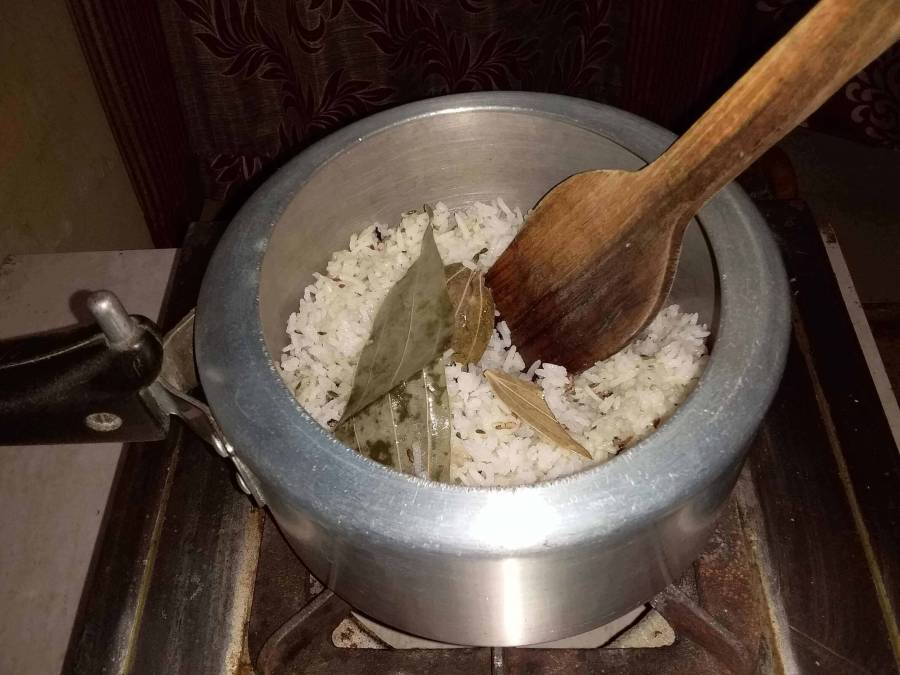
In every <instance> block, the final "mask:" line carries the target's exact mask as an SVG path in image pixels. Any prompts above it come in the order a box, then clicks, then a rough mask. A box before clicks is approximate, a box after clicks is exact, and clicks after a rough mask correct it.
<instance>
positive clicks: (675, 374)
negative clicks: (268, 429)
mask: <svg viewBox="0 0 900 675" xmlns="http://www.w3.org/2000/svg"><path fill="white" fill-rule="evenodd" d="M427 223H428V217H427V216H426V215H425V214H424V213H415V212H410V213H406V214H404V215H403V216H402V218H401V221H400V225H399V226H398V227H396V228H387V227H385V226H383V225H371V226H370V227H367V228H366V229H365V230H363V231H362V232H360V233H359V234H354V235H353V236H352V237H351V239H350V247H349V249H347V250H344V251H338V252H337V253H335V254H334V256H333V257H332V259H331V261H330V262H329V263H328V267H327V270H326V272H327V274H325V275H322V274H316V275H315V283H313V284H311V285H310V286H308V287H307V288H306V289H305V290H304V292H303V299H302V300H301V301H300V307H299V309H298V310H297V312H295V313H294V314H292V315H291V317H290V319H289V320H288V326H287V333H288V335H289V336H290V339H291V343H290V345H288V346H287V347H286V348H285V349H284V354H283V355H282V358H281V370H282V374H283V376H284V378H285V380H286V381H287V383H288V384H289V385H290V386H291V387H293V388H294V391H295V392H296V396H297V400H298V401H299V402H300V404H301V405H302V406H303V407H304V408H305V409H306V410H307V411H308V412H309V414H310V415H311V416H312V417H313V418H314V419H316V420H317V421H318V422H319V423H320V424H321V425H322V426H324V427H326V428H328V429H332V428H333V427H334V424H335V423H336V421H337V420H338V419H339V418H340V415H341V413H342V412H343V409H344V406H345V405H346V402H347V398H348V397H349V395H350V389H351V387H352V385H353V375H354V370H355V368H356V363H357V360H358V358H359V354H360V352H361V350H362V348H363V345H364V344H365V343H366V341H367V340H368V338H369V333H370V331H371V327H372V323H373V322H374V319H375V313H376V312H377V310H378V307H379V306H380V304H381V301H382V300H383V299H384V297H385V296H386V295H387V293H388V291H389V290H390V289H391V287H392V286H393V285H394V284H395V283H396V282H397V281H398V280H399V279H400V278H401V277H402V276H403V274H404V273H405V272H406V270H407V269H408V268H409V266H410V265H411V264H412V263H413V262H414V261H415V260H416V258H417V257H418V255H419V248H420V245H421V241H422V236H423V234H424V231H425V227H426V226H427ZM522 223H523V217H522V213H521V211H519V209H515V210H511V209H510V208H509V207H507V205H506V204H505V203H504V202H503V200H502V199H497V200H496V201H495V202H494V203H493V204H482V203H476V204H474V205H472V206H469V207H466V208H463V209H460V210H456V211H450V210H448V209H447V207H446V206H445V205H444V204H442V203H438V204H437V205H436V206H435V208H434V226H435V235H436V236H435V239H436V241H437V245H438V250H439V251H440V254H441V258H442V259H443V261H444V264H445V265H449V264H451V263H454V262H461V263H463V264H465V265H467V266H469V267H473V268H474V267H478V268H481V269H483V270H487V269H488V268H489V267H490V266H491V264H492V263H493V262H494V260H496V258H497V256H499V255H500V253H502V252H503V250H504V249H505V248H506V246H507V245H508V244H509V242H510V241H511V240H512V239H513V237H514V236H515V234H516V232H517V231H518V230H519V228H520V227H521V226H522ZM476 258H477V263H475V262H473V260H474V259H476ZM707 335H708V332H707V330H706V328H705V327H704V326H701V325H698V324H697V315H696V314H683V313H681V312H680V311H679V309H678V307H677V306H676V305H672V306H670V307H668V308H666V309H665V310H663V311H662V312H661V313H660V314H659V316H657V317H656V319H655V320H654V321H653V323H652V324H651V325H650V326H649V327H648V328H647V329H646V330H645V331H644V332H643V333H642V334H641V336H640V337H639V338H638V339H637V340H636V341H634V342H633V343H632V344H630V345H629V346H628V347H626V348H625V349H623V350H622V351H621V352H619V353H618V354H615V355H613V356H612V357H610V358H608V359H606V360H605V361H601V362H599V363H597V364H596V365H594V366H593V367H591V368H590V369H588V370H586V371H585V372H583V373H581V374H580V375H578V376H577V377H574V378H573V377H571V376H569V375H568V374H567V373H566V369H565V368H563V367H562V366H557V365H553V364H550V363H544V364H542V363H540V362H536V363H533V364H530V366H528V367H527V368H526V364H525V363H524V361H523V360H522V357H521V356H520V355H519V353H518V352H517V351H516V347H515V345H513V344H512V343H511V342H510V335H509V329H508V328H507V326H506V323H504V322H503V321H500V322H499V323H498V325H497V328H496V330H495V331H494V334H493V336H492V338H491V341H490V344H489V345H488V348H487V350H486V351H485V353H484V356H483V357H482V359H481V361H480V362H479V363H478V364H477V365H474V364H473V365H469V366H461V365H459V364H458V363H450V364H449V365H448V366H447V368H446V373H447V388H448V390H449V394H450V403H451V406H452V409H453V419H452V429H453V435H452V461H453V467H452V472H451V474H452V477H453V479H454V480H455V481H457V482H459V483H462V484H465V485H523V484H527V483H534V482H536V481H540V480H547V479H551V478H556V477H558V476H563V475H565V474H568V473H571V472H573V471H577V470H579V469H583V468H585V467H586V466H589V465H591V464H597V463H600V462H603V461H606V460H607V459H609V458H610V457H611V456H612V455H614V454H616V453H617V452H619V451H620V450H622V449H623V448H625V447H627V446H629V445H631V444H633V443H635V442H637V441H638V440H640V439H641V438H643V437H644V436H646V435H647V434H649V433H650V432H652V431H653V430H654V428H655V427H656V426H657V425H658V424H659V423H660V420H662V419H665V418H666V417H667V416H668V415H670V414H671V413H672V412H673V411H674V409H675V408H676V407H677V405H678V404H679V403H680V402H681V401H682V400H683V399H684V398H685V396H687V394H688V392H689V391H690V390H691V388H692V387H693V385H694V384H695V382H696V380H697V377H698V376H699V374H700V371H701V370H702V368H703V365H704V362H705V359H706V348H705V344H704V338H705V337H706V336H707ZM487 368H495V369H502V370H505V371H507V372H510V373H519V374H520V375H521V377H523V378H525V379H530V380H532V381H534V382H536V383H537V384H538V385H540V386H541V387H542V388H543V390H544V397H545V399H546V401H547V404H548V405H549V406H550V409H551V410H552V411H553V413H554V414H555V415H556V417H557V419H558V420H559V421H560V422H561V423H562V424H563V425H564V426H565V427H566V428H567V429H568V431H569V433H570V434H571V435H572V437H573V438H575V439H576V440H577V441H578V442H579V443H581V444H582V445H583V446H584V447H585V448H587V450H588V451H589V452H590V453H591V456H592V457H593V461H592V462H590V461H588V460H586V459H584V458H582V457H580V456H578V455H576V454H575V453H573V452H571V451H568V450H561V449H558V448H556V447H555V446H552V445H549V444H548V443H546V442H544V441H543V440H542V439H541V438H540V436H538V435H537V433H535V432H534V431H533V430H532V429H531V427H529V426H528V425H527V424H525V423H523V422H521V421H520V420H519V419H518V418H517V417H516V416H515V415H513V414H512V413H510V412H509V410H508V409H507V408H506V406H505V405H504V404H503V403H501V402H500V401H499V400H498V399H497V398H495V397H494V395H493V393H492V391H491V388H490V385H489V384H488V382H487V380H486V379H485V378H484V376H483V374H482V373H483V371H484V369H487Z"/></svg>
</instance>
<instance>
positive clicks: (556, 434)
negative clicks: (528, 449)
mask: <svg viewBox="0 0 900 675" xmlns="http://www.w3.org/2000/svg"><path fill="white" fill-rule="evenodd" d="M484 376H485V377H486V378H487V381H488V384H490V385H491V390H492V391H493V392H494V394H495V395H496V396H497V398H499V399H500V400H501V401H503V402H504V403H505V404H506V407H508V408H509V409H510V411H512V413H513V414H514V415H516V416H517V417H519V418H520V419H521V420H522V421H523V422H525V423H526V424H528V425H529V426H530V427H532V428H533V429H534V430H535V431H537V432H538V433H539V434H540V435H541V437H542V438H544V440H546V441H547V442H548V443H552V444H553V445H556V446H559V447H560V448H565V449H566V450H571V451H572V452H575V453H577V454H579V455H581V456H582V457H586V458H587V459H591V453H589V452H588V451H587V450H585V448H584V446H582V445H581V444H580V443H578V441H576V440H575V439H574V438H572V437H571V436H570V435H569V432H567V431H566V430H565V428H564V427H563V426H562V425H561V424H560V423H559V421H558V420H557V419H556V417H555V416H554V414H553V411H552V410H550V407H549V406H548V405H547V402H546V401H545V400H544V392H543V391H542V390H541V388H540V387H539V386H538V385H536V384H534V383H533V382H526V381H525V380H523V379H521V378H518V377H516V376H515V375H510V374H509V373H505V372H503V371H502V370H486V371H484Z"/></svg>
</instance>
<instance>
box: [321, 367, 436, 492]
mask: <svg viewBox="0 0 900 675" xmlns="http://www.w3.org/2000/svg"><path fill="white" fill-rule="evenodd" d="M450 415H451V413H450V399H449V395H448V394H447V382H446V376H445V374H444V364H443V361H442V359H441V358H440V357H438V358H437V359H436V360H435V361H433V362H432V363H431V364H429V365H428V366H427V367H426V368H424V369H422V370H421V371H420V372H419V373H417V374H415V375H414V376H413V377H411V378H410V379H408V380H406V381H405V382H402V383H400V384H399V385H397V386H396V387H394V389H392V390H391V391H390V392H388V393H387V394H385V395H384V396H383V397H382V398H380V399H379V400H377V401H375V402H374V403H372V404H370V405H369V406H367V407H366V408H364V409H363V410H361V411H360V412H358V413H357V414H356V415H354V416H353V417H352V418H351V419H349V420H347V421H346V422H345V423H344V424H342V425H340V426H338V428H337V429H336V430H335V432H334V433H335V435H336V436H337V437H338V438H339V439H340V440H342V441H343V442H344V443H346V444H347V445H349V446H350V447H352V448H355V449H356V450H357V452H359V453H360V454H361V455H364V456H365V457H369V458H370V459H373V460H375V461H376V462H379V463H381V464H384V465H385V466H389V467H393V468H395V469H397V470H398V471H401V472H403V473H407V474H411V475H414V476H419V477H420V478H430V479H432V480H436V481H443V482H450V418H451V417H450Z"/></svg>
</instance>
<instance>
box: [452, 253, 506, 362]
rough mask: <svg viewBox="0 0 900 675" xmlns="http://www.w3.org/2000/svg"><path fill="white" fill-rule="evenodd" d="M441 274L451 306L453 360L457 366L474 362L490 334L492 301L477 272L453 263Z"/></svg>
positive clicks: (492, 326) (486, 344)
mask: <svg viewBox="0 0 900 675" xmlns="http://www.w3.org/2000/svg"><path fill="white" fill-rule="evenodd" d="M444 275H445V276H446V278H447V295H449V296H450V304H451V305H452V306H453V338H452V340H451V345H452V347H453V358H454V359H455V360H456V361H457V362H458V363H461V364H466V363H478V361H479V360H480V359H481V355H482V354H484V350H485V349H486V348H487V346H488V342H490V340H491V333H493V331H494V298H493V296H492V295H491V291H490V289H489V288H488V287H487V286H485V285H484V275H483V274H482V273H481V272H479V271H478V270H472V269H469V268H468V267H466V266H465V265H463V264H462V263H453V264H452V265H447V266H446V267H445V268H444Z"/></svg>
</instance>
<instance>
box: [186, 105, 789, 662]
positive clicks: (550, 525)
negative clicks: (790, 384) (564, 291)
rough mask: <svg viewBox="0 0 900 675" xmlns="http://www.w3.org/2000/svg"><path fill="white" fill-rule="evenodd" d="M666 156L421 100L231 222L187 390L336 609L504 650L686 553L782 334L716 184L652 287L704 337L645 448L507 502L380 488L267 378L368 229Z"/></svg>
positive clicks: (781, 316)
mask: <svg viewBox="0 0 900 675" xmlns="http://www.w3.org/2000/svg"><path fill="white" fill-rule="evenodd" d="M673 140H674V136H673V135H672V134H671V133H669V132H667V131H665V130H663V129H661V128H659V127H658V126H656V125H654V124H652V123H650V122H648V121H646V120H643V119H640V118H638V117H635V116H634V115H630V114H628V113H625V112H622V111H620V110H616V109H614V108H610V107H608V106H603V105H598V104H595V103H590V102H586V101H582V100H578V99H572V98H565V97H560V96H552V95H546V94H534V93H478V94H467V95H460V96H448V97H443V98H436V99H431V100H427V101H422V102H418V103H413V104H410V105H405V106H401V107H398V108H394V109H392V110H388V111H386V112H382V113H379V114H376V115H373V116H372V117H369V118H367V119H364V120H362V121H360V122H357V123H355V124H352V125H350V126H348V127H346V128H345V129H343V130H341V131H339V132H337V133H335V134H333V135H331V136H329V137H327V138H326V139H324V140H323V141H320V142H319V143H317V144H315V145H313V146H312V147H310V148H309V149H307V150H305V151H304V152H302V153H301V154H300V155H299V156H297V157H296V158H294V159H293V160H292V161H291V162H289V163H288V164H287V165H286V166H285V167H284V168H282V169H281V170H280V171H279V172H278V173H277V174H276V175H275V176H273V177H272V178H271V179H270V180H268V181H267V182H266V183H265V184H264V185H263V186H262V187H261V188H260V189H259V190H258V191H257V192H256V194H255V195H254V196H253V197H252V199H251V200H250V201H249V202H248V203H247V204H246V206H245V207H244V208H243V209H242V210H241V211H240V213H239V214H238V215H237V217H236V218H235V220H234V221H233V222H232V223H231V225H230V226H229V228H228V231H227V232H226V233H225V235H224V238H223V240H222V241H221V243H220V245H219V246H218V248H217V250H216V252H215V254H214V257H213V260H212V263H211V265H210V267H209V270H208V272H207V275H206V278H205V280H204V282H203V288H202V291H201V294H200V300H199V303H198V309H197V319H196V328H195V340H196V352H197V357H196V358H197V366H198V371H199V373H200V378H201V381H202V384H203V388H204V390H205V392H206V396H207V399H208V401H209V403H210V407H211V408H212V411H213V413H214V415H215V418H216V420H217V422H218V424H219V425H220V427H221V430H222V432H223V433H224V435H225V437H226V438H227V439H228V441H229V442H230V444H231V445H232V446H233V447H234V452H235V455H236V456H237V457H238V458H239V459H240V461H241V462H242V464H243V465H244V467H245V469H246V471H247V475H248V476H250V477H252V478H251V479H252V481H253V482H254V483H255V484H256V487H257V489H258V490H259V491H260V492H261V494H262V496H263V498H264V499H265V501H266V503H267V504H268V506H269V508H270V509H271V511H272V513H273V514H274V516H275V518H276V520H277V521H278V524H279V525H280V526H281V528H282V530H283V532H284V533H285V535H286V536H287V537H288V539H289V540H290V541H291V543H292V545H293V546H294V548H295V549H296V551H297V553H298V554H299V555H300V556H301V558H302V559H303V561H304V562H305V564H306V565H307V566H308V567H309V568H310V569H311V570H312V572H313V573H314V574H315V575H316V576H317V577H318V578H319V579H321V580H322V581H323V582H325V583H326V584H327V585H328V586H329V587H331V588H332V589H333V590H334V591H335V592H336V593H337V594H339V595H340V596H342V597H343V598H344V599H345V600H346V601H347V602H349V603H350V604H351V605H353V607H355V608H357V609H358V610H360V611H362V612H363V613H365V614H368V615H370V616H372V617H373V618H375V619H377V620H380V621H382V622H384V623H387V624H389V625H391V626H394V627H396V628H399V629H401V630H405V631H408V632H410V633H414V634H417V635H421V636H424V637H428V638H432V639H435V640H440V641H444V642H451V643H458V644H467V645H494V646H506V645H525V644H531V643H537V642H544V641H549V640H554V639H558V638H562V637H566V636H569V635H573V634H577V633H579V632H582V631H586V630H588V629H591V628H593V627H595V626H597V625H600V624H602V623H604V622H605V621H607V620H610V619H612V618H614V617H616V616H617V615H619V614H622V613H623V612H625V611H627V610H630V609H632V608H634V607H635V606H637V605H639V604H640V603H642V602H645V601H647V600H648V599H649V598H650V597H652V596H653V595H654V594H655V593H656V592H657V591H659V590H660V589H662V588H663V587H664V586H666V585H667V584H669V583H671V582H672V581H673V580H675V579H677V578H678V576H679V575H680V574H681V572H682V571H683V569H684V568H685V567H686V566H687V565H688V564H689V563H690V562H691V561H692V560H693V559H694V558H695V557H696V556H697V555H698V554H699V553H700V551H701V549H702V548H703V546H704V543H705V541H706V539H707V537H708V535H709V533H710V531H711V528H712V527H713V525H714V523H715V519H716V516H717V514H718V513H719V511H720V509H721V507H722V505H723V503H724V502H725V500H726V499H727V497H728V495H729V493H730V491H731V488H732V487H733V485H734V482H735V480H736V478H737V475H738V472H739V470H740V468H741V466H742V464H743V461H744V457H745V454H746V451H747V447H748V444H749V442H750V440H751V438H752V437H753V434H754V431H755V429H756V427H757V425H758V424H759V422H760V420H761V418H762V416H763V414H764V413H765V410H766V408H767V406H768V404H769V402H770V401H771V399H772V396H773V395H774V393H775V390H776V387H777V385H778V381H779V378H780V375H781V372H782V368H783V365H784V361H785V354H786V347H787V337H788V331H789V302H788V290H787V284H786V280H785V274H784V270H783V267H782V264H781V260H780V258H779V254H778V252H777V250H776V248H775V246H774V244H773V241H772V239H771V237H770V235H769V234H768V232H767V230H766V226H765V224H764V222H763V220H762V218H761V217H760V215H759V213H758V212H757V211H756V209H755V208H754V207H753V205H752V204H751V203H750V201H749V200H748V198H747V197H746V196H745V194H744V193H743V192H742V191H741V190H740V189H739V188H738V187H736V186H730V187H728V188H727V189H725V190H723V191H722V192H721V193H720V194H719V195H718V196H716V197H715V198H714V199H713V200H712V201H711V202H710V203H709V204H708V205H707V206H706V207H705V208H704V209H703V210H702V211H701V212H700V214H699V215H698V220H699V227H698V226H696V225H692V226H691V228H690V229H689V232H688V235H687V238H686V241H685V245H684V249H683V255H682V259H681V262H680V267H679V271H678V275H677V280H676V285H675V288H674V289H673V291H672V301H675V302H681V303H682V305H683V306H685V307H686V308H687V309H691V310H694V311H699V312H700V313H701V318H702V319H703V320H704V321H705V322H707V323H708V324H709V325H710V327H711V329H712V331H713V336H712V351H711V357H710V359H709V362H708V365H707V366H706V370H705V371H704V373H703V375H702V377H701V378H700V382H699V384H698V386H697V388H696V389H695V391H694V392H693V393H692V394H691V395H690V397H689V398H688V399H687V401H685V402H684V403H683V404H682V405H681V406H680V407H679V408H678V410H677V412H676V413H675V414H674V415H673V416H672V417H671V418H670V419H669V420H668V421H666V422H665V423H664V424H663V425H662V426H661V427H660V428H659V429H658V430H657V431H656V432H655V433H653V434H652V435H651V436H649V437H648V438H646V439H645V440H644V441H642V442H640V443H638V444H637V445H635V446H634V447H632V448H630V449H628V450H627V451H625V452H623V453H621V454H620V455H619V456H617V457H615V458H614V459H612V460H611V461H609V462H607V463H606V464H603V465H601V466H597V467H594V468H591V469H588V470H585V471H582V472H580V473H577V474H575V475H572V476H569V477H566V478H562V479H558V480H554V481H551V482H545V483H540V484H538V485H533V486H528V487H519V488H467V487H460V486H453V485H442V484H437V483H432V482H429V481H425V480H421V479H418V478H414V477H410V476H406V475H401V474H400V473H398V472H395V471H393V470H390V469H387V468H385V467H383V466H381V465H379V464H376V463H375V462H373V461H370V460H368V459H366V458H364V457H362V456H360V455H358V454H357V453H355V452H354V451H352V450H351V449H349V448H347V447H346V446H344V445H342V444H341V443H340V442H338V441H337V440H335V438H334V437H333V436H332V435H331V434H329V433H328V432H327V431H326V430H324V429H323V428H322V427H320V426H319V425H318V424H317V423H316V422H315V421H313V419H312V418H310V416H309V415H308V414H307V413H306V412H305V411H304V410H303V409H302V408H301V407H300V405H299V404H298V403H297V402H296V401H295V399H294V397H293V395H292V393H291V391H290V390H289V388H288V387H287V386H286V385H285V384H284V383H283V382H282V380H281V378H280V377H279V374H278V372H277V370H276V367H275V365H274V361H275V360H276V359H277V358H278V355H279V354H280V352H281V350H282V348H283V347H284V346H285V345H286V344H287V336H286V334H285V325H286V322H287V317H288V314H289V313H290V312H291V311H292V310H293V309H294V308H295V307H296V305H297V302H298V299H299V298H300V297H301V296H302V289H303V288H304V286H306V285H307V284H309V283H310V282H311V281H312V274H313V272H314V271H319V270H322V269H324V267H325V263H326V261H327V260H328V258H329V257H330V255H331V254H332V252H333V251H336V250H338V249H341V248H344V247H345V246H346V243H347V241H348V238H349V236H350V234H351V233H352V232H354V231H357V230H359V229H360V228H362V227H363V226H364V225H365V224H367V223H369V222H371V221H372V220H378V221H380V222H387V223H391V222H395V221H396V220H397V218H398V216H399V214H400V213H401V212H403V211H406V210H408V209H411V208H419V207H421V205H422V204H423V203H425V202H434V201H437V200H443V201H444V202H446V203H447V204H448V205H450V206H455V205H459V204H463V203H466V202H471V201H473V200H477V199H482V200H483V199H491V198H493V197H495V196H497V195H500V196H502V197H503V198H504V199H505V200H506V201H507V203H509V204H511V205H520V206H522V207H523V209H526V208H530V207H531V206H532V205H533V204H534V203H535V202H536V201H537V200H538V199H539V198H540V197H541V196H542V195H543V194H544V193H545V192H546V191H547V190H548V189H550V188H551V187H552V186H554V185H555V184H556V183H558V182H559V181H561V180H562V179H564V178H566V177H567V176H569V175H571V174H573V173H575V172H578V171H582V170H586V169H596V168H623V169H637V168H640V167H641V166H643V165H644V164H645V163H646V162H648V161H650V160H652V159H654V158H655V157H657V156H658V155H659V154H660V153H661V152H662V151H663V150H664V149H665V148H666V147H667V146H668V145H669V144H670V143H671V142H672V141H673Z"/></svg>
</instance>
